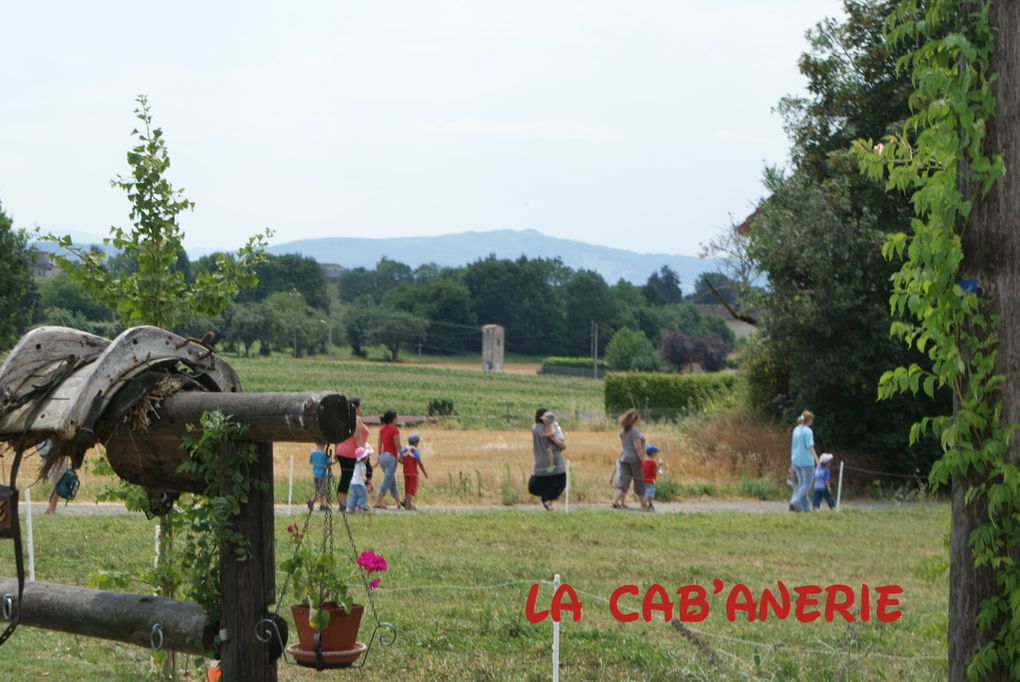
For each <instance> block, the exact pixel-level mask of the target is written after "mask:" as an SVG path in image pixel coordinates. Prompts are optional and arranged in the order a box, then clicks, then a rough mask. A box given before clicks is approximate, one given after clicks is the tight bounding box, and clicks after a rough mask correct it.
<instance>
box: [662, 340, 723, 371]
mask: <svg viewBox="0 0 1020 682" xmlns="http://www.w3.org/2000/svg"><path fill="white" fill-rule="evenodd" d="M731 349H732V348H731V346H730V344H728V343H727V342H726V340H725V339H723V337H721V336H719V335H718V334H685V333H684V332H682V331H679V330H676V331H671V332H666V333H665V334H663V336H662V340H661V341H660V342H659V352H660V353H661V354H662V359H663V360H665V361H666V363H667V364H669V365H670V366H671V367H673V368H674V369H678V370H682V369H683V368H684V367H688V366H690V365H693V364H698V365H700V366H701V368H702V369H703V370H705V371H706V372H718V371H719V370H721V369H723V368H724V367H725V366H726V355H727V354H728V353H729V352H730V350H731Z"/></svg>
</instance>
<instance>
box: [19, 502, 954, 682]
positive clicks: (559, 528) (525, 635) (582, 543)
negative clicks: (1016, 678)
mask: <svg viewBox="0 0 1020 682" xmlns="http://www.w3.org/2000/svg"><path fill="white" fill-rule="evenodd" d="M316 516H317V517H320V518H321V515H316ZM298 518H299V517H297V516H295V517H291V518H286V517H282V518H279V519H278V520H277V527H276V538H277V548H278V550H277V551H278V554H277V562H278V563H279V562H280V561H281V556H280V554H279V552H281V551H283V550H281V549H280V548H284V547H286V546H287V543H286V541H285V534H286V531H285V528H286V526H287V524H288V523H293V522H294V520H296V519H298ZM338 522H339V521H338ZM152 523H154V521H146V520H145V519H144V518H142V517H141V516H140V515H136V516H126V515H124V516H106V517H91V518H90V517H71V516H66V515H64V516H62V515H57V516H37V517H36V518H35V547H36V572H37V576H38V579H40V580H46V581H50V582H60V583H69V584H86V583H87V581H88V579H89V576H90V575H92V574H94V573H96V572H97V571H99V570H100V569H104V568H114V569H116V568H121V569H133V570H137V569H140V568H142V567H144V566H147V565H151V562H152V551H153V548H152ZM948 523H949V509H948V506H946V505H944V504H922V505H917V506H910V507H906V508H901V509H893V510H888V511H872V512H853V511H850V512H844V513H842V514H838V515H837V514H776V515H751V514H738V513H714V514H663V515H642V514H637V513H632V514H628V513H613V512H611V511H609V510H607V511H604V512H600V511H580V512H576V513H573V514H570V515H564V514H560V513H552V514H544V513H543V514H538V513H531V514H528V513H514V512H506V513H491V512H490V513H472V514H429V515H389V516H383V515H379V516H369V517H360V516H355V517H353V518H352V519H351V524H352V530H353V532H354V535H355V537H356V538H357V540H358V544H359V549H372V550H374V551H376V552H379V553H381V554H382V555H383V556H385V557H386V559H387V561H388V562H389V565H390V570H389V571H388V572H387V573H384V574H382V579H383V582H382V587H381V589H380V590H378V591H377V593H376V602H377V605H378V610H379V616H380V618H382V619H383V620H386V621H389V622H392V623H393V624H394V625H396V627H397V629H398V639H397V641H396V643H395V644H394V645H393V646H391V647H389V648H388V649H381V648H376V649H374V650H373V651H372V655H371V657H370V659H369V661H368V666H367V668H366V669H365V670H364V671H362V672H361V673H359V674H358V678H359V679H366V680H394V679H399V680H507V681H510V680H548V679H549V678H550V646H551V640H552V627H551V624H550V623H549V621H548V620H546V621H544V622H541V623H538V624H532V623H530V622H529V621H528V620H527V619H526V618H525V601H526V599H527V595H528V592H529V589H530V587H531V585H532V584H534V583H537V582H539V581H550V580H551V579H552V577H553V575H554V574H557V573H558V574H559V575H560V576H561V579H562V581H563V582H565V583H567V584H569V585H571V587H572V588H574V589H575V590H576V592H577V595H578V598H579V600H580V602H581V604H582V611H581V619H580V621H579V622H576V623H575V622H573V621H572V620H571V619H570V617H569V616H567V617H565V621H564V622H563V623H562V624H561V632H560V642H561V654H560V663H561V670H560V673H561V674H560V679H561V680H564V681H565V682H566V681H570V680H621V679H628V680H662V679H691V680H743V679H756V680H759V679H774V680H780V679H781V680H831V679H840V680H877V679H897V680H938V679H945V676H946V665H945V655H946V644H945V634H946V612H947V593H948V588H947V578H946V575H945V573H944V571H943V570H941V569H940V567H941V566H944V564H945V559H946V549H945V546H944V544H943V539H944V537H945V534H946V532H947V528H948ZM10 547H11V545H10V543H4V544H2V545H0V565H2V566H7V567H10V566H11V565H12V558H11V550H10ZM341 551H344V548H343V546H341ZM5 572H9V569H6V570H5ZM714 579H719V580H721V581H722V582H723V583H724V585H725V590H723V591H722V592H721V593H720V594H719V595H712V594H711V591H712V587H711V586H712V581H713V580H714ZM277 580H278V586H279V588H278V589H280V588H282V585H283V576H282V575H280V574H279V573H278V574H277ZM777 581H783V583H784V584H785V585H787V586H788V587H790V588H792V587H793V586H799V585H821V586H823V587H824V586H827V585H834V584H845V585H847V586H850V587H852V588H853V589H854V590H855V591H859V590H860V586H861V585H862V584H867V585H869V586H872V587H874V586H879V585H898V586H900V587H901V588H902V589H903V593H902V594H901V595H900V603H899V606H898V607H897V608H898V610H899V611H901V612H902V616H901V617H900V618H899V619H897V620H895V621H894V622H889V623H882V622H879V621H878V619H877V618H876V617H875V614H874V612H873V611H871V612H870V613H869V616H870V617H869V619H868V621H867V622H864V621H863V620H862V618H861V617H860V616H861V611H860V610H859V609H855V610H852V613H853V614H855V615H854V620H853V622H851V623H848V622H845V621H844V619H843V617H841V616H838V615H837V616H836V618H835V620H834V621H833V622H826V621H825V620H824V618H819V619H817V620H814V621H813V622H806V623H804V622H799V621H798V620H797V619H795V618H794V617H793V611H791V612H790V616H789V617H787V618H785V619H777V618H776V617H775V615H774V614H771V617H770V618H769V619H768V620H767V621H766V622H761V621H760V619H756V620H755V621H754V622H748V618H747V614H746V612H741V611H738V612H736V616H735V619H734V620H733V621H730V620H729V619H728V618H727V616H726V608H725V599H726V596H727V594H728V593H729V592H730V590H731V588H733V586H734V585H736V584H738V583H742V584H744V585H746V586H747V587H748V588H749V590H751V592H752V593H753V594H758V595H760V594H761V591H762V590H763V589H766V588H768V589H771V590H773V592H774V591H775V590H776V589H777ZM627 583H634V584H636V585H637V586H638V588H639V590H640V591H641V592H642V593H643V592H644V591H645V590H647V589H648V588H649V587H650V586H651V585H653V584H655V583H658V584H661V585H662V586H663V587H664V588H665V589H666V590H667V591H668V592H669V593H670V594H672V595H674V598H675V591H676V589H677V588H679V587H680V586H682V585H688V584H697V585H701V586H704V587H707V588H708V592H709V596H708V603H709V606H710V611H709V614H708V616H707V618H705V619H704V620H703V621H702V622H689V623H687V626H688V628H689V629H688V631H687V633H686V634H681V633H679V632H677V631H676V630H675V629H674V628H673V627H671V626H670V625H669V624H668V623H666V622H664V621H663V620H662V614H655V615H656V620H653V621H652V622H644V621H643V620H640V619H639V620H638V621H636V622H629V623H624V622H618V621H617V620H615V619H614V618H613V617H612V616H611V615H610V611H609V608H608V603H607V599H608V598H609V596H610V594H611V593H612V592H613V590H614V589H615V588H616V587H618V586H620V585H623V584H627ZM139 591H144V590H143V589H142V588H141V586H140V589H139ZM823 594H824V593H823ZM538 595H539V599H538V601H537V606H538V608H539V609H542V608H548V605H549V600H550V597H551V588H550V587H549V585H547V584H544V583H543V584H541V585H540V589H539V593H538ZM288 604H289V602H288V601H287V600H286V599H285V600H284V608H283V609H281V610H282V611H283V612H284V613H283V615H284V616H285V617H286V618H287V619H288V620H290V615H289V610H288V609H287V608H286V606H287V605H288ZM638 604H639V602H638V599H637V598H636V597H628V598H627V599H626V600H625V601H624V602H622V605H623V606H624V610H625V611H634V610H636V609H639V608H640V607H639V605H638ZM874 606H875V603H874V601H873V602H872V603H871V608H872V609H873V608H874ZM371 623H372V620H371V617H370V615H369V614H368V613H367V612H366V616H365V620H364V621H363V624H362V638H364V637H366V636H367V634H368V630H367V628H368V627H369V626H370V624H371ZM291 633H293V630H291ZM291 637H292V639H291V641H293V634H292V635H291ZM149 669H150V664H149V653H148V652H147V650H145V649H142V648H138V647H133V646H129V645H121V644H116V643H112V642H105V641H102V640H95V639H89V638H84V637H75V636H71V635H65V634H60V633H53V632H48V631H44V630H38V629H33V628H28V627H23V628H20V629H19V630H18V631H17V632H16V633H15V634H14V636H13V638H12V639H11V640H10V641H8V642H7V643H6V644H5V645H4V647H3V649H2V650H0V679H6V680H39V679H47V678H49V679H74V680H84V681H96V682H99V681H102V682H116V681H128V680H131V681H135V680H140V679H146V677H147V675H148V672H149ZM194 672H196V671H195V670H194V669H192V673H193V676H192V677H191V679H199V677H198V675H194ZM350 674H351V673H335V672H334V673H327V674H326V675H327V676H326V677H323V676H321V675H319V674H317V673H315V672H314V671H311V670H307V669H303V668H298V667H295V666H293V665H286V664H281V666H280V679H281V680H309V681H310V680H321V679H339V677H341V676H346V675H350ZM203 679H204V678H203Z"/></svg>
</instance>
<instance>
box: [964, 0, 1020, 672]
mask: <svg viewBox="0 0 1020 682" xmlns="http://www.w3.org/2000/svg"><path fill="white" fill-rule="evenodd" d="M990 10H991V25H992V26H993V27H994V28H995V29H996V37H995V53H994V56H993V57H992V60H991V63H990V71H991V72H992V73H997V74H998V80H997V81H996V82H995V83H994V84H993V85H992V89H993V92H994V95H995V117H994V118H993V119H991V120H990V121H989V124H988V128H987V130H988V133H987V138H986V144H985V149H986V150H987V151H998V152H1001V153H1002V154H1003V157H1004V160H1005V164H1006V169H1007V170H1006V174H1005V176H1004V177H1003V178H1002V179H1001V180H1000V181H999V182H997V183H996V184H995V185H993V186H992V189H991V191H990V192H989V193H988V194H987V195H986V196H985V197H983V198H980V199H977V200H976V201H975V206H974V211H973V213H972V215H971V219H970V222H969V225H968V227H967V230H966V232H965V233H964V249H963V250H964V253H965V254H966V256H965V258H964V262H963V264H962V267H961V274H962V275H963V277H965V278H969V279H971V278H972V279H976V280H977V283H978V285H979V286H980V287H981V289H982V290H983V296H984V297H987V298H988V299H989V300H990V301H991V306H992V311H993V312H994V313H995V314H997V315H1000V316H1001V318H1002V327H1001V329H1000V330H999V350H998V355H997V362H996V367H995V371H996V373H997V374H1001V375H1003V376H1004V377H1005V382H1004V384H1003V386H1002V396H1001V397H1002V408H1003V414H1002V419H1003V421H1004V423H1013V424H1016V423H1020V224H1018V222H1017V217H1018V216H1020V2H993V3H992V4H991V8H990ZM1006 457H1008V458H1009V459H1010V461H1012V462H1013V463H1020V442H1018V436H1017V435H1014V437H1013V439H1012V440H1011V442H1010V448H1009V451H1008V453H1007V454H1006ZM980 484H981V481H979V480H976V477H975V476H974V475H973V474H971V475H970V476H966V477H965V476H959V475H958V476H956V477H954V479H953V491H952V505H953V509H952V524H951V529H950V569H949V572H950V575H949V633H948V636H949V679H950V680H966V679H968V678H967V665H968V664H969V663H970V661H971V658H972V657H973V655H974V653H975V652H976V651H977V650H978V649H979V648H980V647H981V646H982V645H984V644H985V643H986V642H987V637H988V635H989V634H990V633H994V632H997V631H998V630H999V627H998V626H999V625H1001V624H996V626H995V627H992V628H990V629H986V630H982V628H981V627H980V626H979V624H978V622H977V613H978V607H979V606H980V604H981V601H982V600H983V599H985V598H987V597H990V596H991V595H993V594H996V593H998V592H1001V587H999V586H997V585H996V582H995V573H994V572H993V570H992V569H990V568H988V567H982V568H975V566H974V555H973V553H972V551H971V547H970V537H971V533H972V532H973V531H974V530H975V529H977V528H978V527H979V526H981V525H983V524H985V523H988V518H987V514H986V513H985V512H986V509H987V505H986V503H985V501H984V500H983V499H979V500H975V501H974V502H973V503H971V504H966V503H965V496H966V494H967V491H968V490H970V489H972V488H974V487H975V486H978V485H980ZM1017 506H1018V505H1017V501H1016V500H1014V501H1013V504H1012V508H1013V512H1014V513H1016V511H1017ZM1008 508H1009V506H1007V509H1008ZM1012 555H1013V559H1014V561H1020V548H1017V547H1014V548H1012ZM1014 589H1016V588H1014ZM1003 617H1006V618H1009V617H1010V615H1009V614H1005V615H1004V616H1003ZM984 679H989V680H1008V679H1010V676H1009V672H1008V671H1007V670H1006V669H1005V668H1002V667H999V668H997V669H996V670H995V671H993V673H992V674H990V675H988V676H987V677H985V678H984Z"/></svg>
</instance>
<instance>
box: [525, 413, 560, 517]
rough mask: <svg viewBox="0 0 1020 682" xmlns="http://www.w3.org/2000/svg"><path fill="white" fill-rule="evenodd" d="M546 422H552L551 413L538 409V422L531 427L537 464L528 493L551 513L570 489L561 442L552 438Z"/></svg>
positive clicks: (532, 443)
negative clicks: (538, 499)
mask: <svg viewBox="0 0 1020 682" xmlns="http://www.w3.org/2000/svg"><path fill="white" fill-rule="evenodd" d="M543 417H545V418H546V419H543ZM547 420H548V422H549V423H550V424H551V423H552V421H553V417H552V414H551V413H550V412H549V410H547V409H545V408H544V407H540V408H538V410H537V411H536V412H535V423H534V424H532V425H531V449H532V453H533V454H534V457H535V465H534V467H533V468H532V471H531V479H529V480H528V492H529V493H531V494H532V495H535V496H536V497H538V498H540V499H541V500H542V506H543V507H545V508H546V510H549V509H551V508H552V503H553V502H554V501H555V500H556V499H557V498H559V496H560V495H562V494H563V489H564V488H566V487H567V470H566V469H565V468H564V467H563V449H562V447H561V444H562V441H559V439H558V438H556V436H555V435H552V436H550V435H549V433H550V429H548V428H546V422H547Z"/></svg>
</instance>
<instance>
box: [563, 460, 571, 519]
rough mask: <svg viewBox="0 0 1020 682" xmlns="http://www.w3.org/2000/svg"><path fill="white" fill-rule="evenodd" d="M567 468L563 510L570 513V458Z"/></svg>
mask: <svg viewBox="0 0 1020 682" xmlns="http://www.w3.org/2000/svg"><path fill="white" fill-rule="evenodd" d="M566 465H567V466H566V470H567V488H566V490H565V491H564V494H563V511H564V512H565V513H567V514H569V513H570V460H569V459H568V460H567V461H566Z"/></svg>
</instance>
